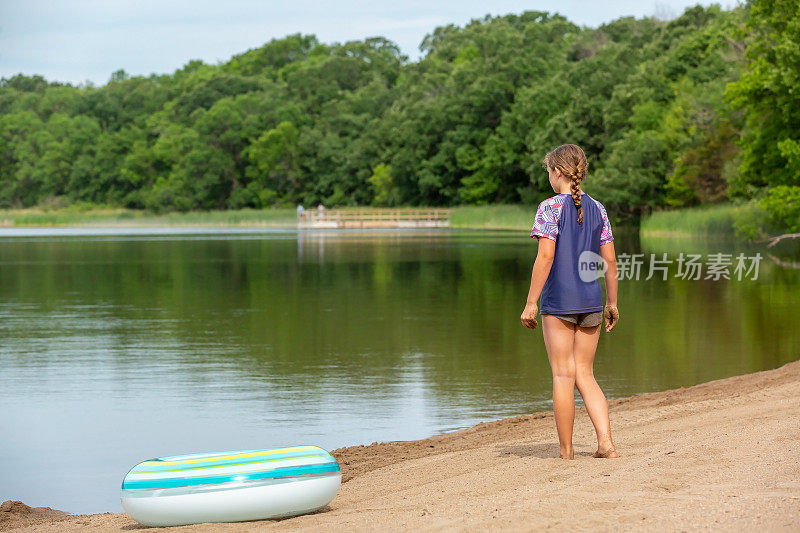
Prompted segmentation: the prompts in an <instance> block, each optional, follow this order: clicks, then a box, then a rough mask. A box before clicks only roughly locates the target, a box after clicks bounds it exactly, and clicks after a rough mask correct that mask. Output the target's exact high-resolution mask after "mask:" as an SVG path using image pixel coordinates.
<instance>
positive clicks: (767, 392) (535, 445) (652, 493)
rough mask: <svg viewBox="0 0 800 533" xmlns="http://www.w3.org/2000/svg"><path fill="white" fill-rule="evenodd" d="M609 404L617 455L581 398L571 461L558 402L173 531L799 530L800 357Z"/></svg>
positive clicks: (359, 449) (366, 456)
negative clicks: (311, 503) (333, 487)
mask: <svg viewBox="0 0 800 533" xmlns="http://www.w3.org/2000/svg"><path fill="white" fill-rule="evenodd" d="M576 394H577V393H576ZM609 404H610V411H611V423H612V430H613V432H614V440H615V443H616V445H617V450H618V451H619V453H620V456H621V457H620V458H619V459H613V460H608V459H595V458H592V457H591V454H592V452H594V450H595V445H596V442H595V439H594V431H593V428H592V426H591V422H590V420H589V417H588V416H587V414H586V412H585V410H583V409H579V410H578V412H577V413H576V420H575V452H576V453H575V456H576V457H575V460H573V461H565V460H562V459H560V458H558V443H557V440H556V434H555V427H554V426H555V423H554V420H553V415H552V413H550V412H541V413H534V414H532V415H526V416H519V417H513V418H506V419H503V420H498V421H495V422H488V423H483V424H479V425H477V426H475V427H472V428H469V429H465V430H461V431H458V432H454V433H448V434H445V435H438V436H434V437H431V438H428V439H424V440H419V441H408V442H400V443H375V444H372V445H369V446H354V447H348V448H342V449H339V450H335V451H334V452H333V454H334V455H335V456H336V458H337V459H338V460H339V462H340V464H341V467H342V474H343V480H344V483H343V484H342V487H341V490H340V491H339V494H338V495H337V497H336V498H335V499H334V500H333V502H332V503H331V504H330V506H328V507H327V508H325V509H323V510H322V511H320V512H317V513H314V514H311V515H305V516H299V517H294V518H287V519H282V520H267V521H260V522H248V523H239V524H204V525H195V526H185V527H178V528H169V530H170V531H173V530H175V531H197V532H203V531H230V532H238V531H252V530H276V531H288V530H291V531H306V530H309V531H310V530H325V531H375V530H378V531H387V530H396V531H399V530H486V529H492V530H542V529H557V530H567V529H569V530H575V529H577V530H611V531H615V530H633V529H636V530H645V531H692V530H707V529H713V530H727V531H798V530H800V361H796V362H793V363H789V364H787V365H784V366H783V367H781V368H778V369H775V370H768V371H765V372H758V373H755V374H748V375H744V376H736V377H732V378H727V379H722V380H717V381H712V382H709V383H703V384H700V385H696V386H693V387H688V388H681V389H674V390H668V391H663V392H656V393H649V394H642V395H637V396H632V397H629V398H621V399H616V400H611V401H610V402H609ZM140 528H142V526H139V525H138V524H136V523H135V522H134V521H132V520H131V519H130V518H128V517H127V516H126V515H125V514H121V513H104V514H94V515H62V514H59V513H58V512H56V511H53V510H51V509H48V508H37V509H31V508H29V507H27V506H25V505H24V504H19V503H17V504H12V503H11V502H6V503H5V504H3V506H2V507H1V508H0V530H12V529H13V530H19V531H39V532H45V533H47V532H56V531H59V532H61V531H129V530H135V529H140Z"/></svg>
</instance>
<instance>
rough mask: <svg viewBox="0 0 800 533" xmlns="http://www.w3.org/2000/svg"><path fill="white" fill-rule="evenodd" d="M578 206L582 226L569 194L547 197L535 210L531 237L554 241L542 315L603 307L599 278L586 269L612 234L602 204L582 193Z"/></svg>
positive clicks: (595, 309) (541, 308)
mask: <svg viewBox="0 0 800 533" xmlns="http://www.w3.org/2000/svg"><path fill="white" fill-rule="evenodd" d="M581 207H582V208H583V224H582V225H579V224H578V209H577V208H576V207H575V204H574V202H573V201H572V196H571V195H569V194H558V195H556V196H553V197H552V198H548V199H547V200H545V201H543V202H542V203H541V204H539V209H537V210H536V218H535V219H534V223H533V229H532V230H531V237H533V238H536V239H537V240H538V239H540V238H542V237H544V238H547V239H551V240H553V241H555V243H556V250H555V256H554V257H553V266H552V268H551V269H550V275H549V276H547V281H546V282H545V284H544V288H543V289H542V297H541V303H540V305H539V309H540V312H541V313H542V314H543V315H546V314H552V315H558V314H562V315H563V314H574V313H592V312H596V311H602V310H603V293H602V289H601V287H600V280H599V279H598V276H596V275H594V276H593V275H592V273H591V271H590V270H588V269H590V267H592V264H591V263H592V262H594V263H595V264H596V263H597V261H598V260H599V254H600V246H601V245H603V244H606V243H609V242H611V241H613V240H614V236H613V234H612V233H611V223H610V222H609V220H608V214H607V213H606V209H605V207H603V204H601V203H600V202H598V201H597V200H595V199H594V198H592V197H591V196H589V195H588V194H584V195H583V196H582V197H581ZM585 252H593V253H594V254H597V255H595V256H592V254H587V253H585ZM592 268H593V267H592ZM581 269H583V271H581Z"/></svg>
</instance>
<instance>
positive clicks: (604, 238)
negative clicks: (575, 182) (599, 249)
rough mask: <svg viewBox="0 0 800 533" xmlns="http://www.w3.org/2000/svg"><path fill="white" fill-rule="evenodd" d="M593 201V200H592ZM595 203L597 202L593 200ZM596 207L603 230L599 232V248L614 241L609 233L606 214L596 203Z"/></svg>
mask: <svg viewBox="0 0 800 533" xmlns="http://www.w3.org/2000/svg"><path fill="white" fill-rule="evenodd" d="M592 199H593V200H594V198H592ZM595 202H597V200H595ZM597 207H599V208H600V216H601V217H602V218H603V229H602V230H601V232H600V246H602V245H604V244H608V243H610V242H611V241H613V240H614V234H613V233H611V221H610V220H608V213H606V208H605V207H603V204H601V203H600V202H597Z"/></svg>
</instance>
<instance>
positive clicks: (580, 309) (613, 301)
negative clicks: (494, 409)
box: [520, 144, 619, 459]
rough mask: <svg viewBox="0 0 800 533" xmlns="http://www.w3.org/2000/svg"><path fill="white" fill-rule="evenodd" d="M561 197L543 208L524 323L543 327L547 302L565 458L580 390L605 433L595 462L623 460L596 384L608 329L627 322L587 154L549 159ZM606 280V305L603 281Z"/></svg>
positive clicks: (558, 153)
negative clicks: (591, 190)
mask: <svg viewBox="0 0 800 533" xmlns="http://www.w3.org/2000/svg"><path fill="white" fill-rule="evenodd" d="M543 164H544V167H545V169H546V170H547V172H548V174H549V178H550V185H551V186H552V187H553V191H555V193H556V195H555V196H553V197H551V198H548V199H547V200H545V201H543V202H542V203H541V204H539V208H538V210H537V211H536V218H535V220H534V224H533V229H532V231H531V237H533V238H535V239H537V241H538V242H539V249H538V252H537V254H536V261H535V262H534V265H533V273H532V274H531V286H530V290H529V292H528V301H527V303H526V304H525V309H524V310H523V311H522V315H521V316H520V319H521V320H522V324H523V325H524V326H525V327H528V328H530V329H534V328H536V326H537V325H538V324H537V321H536V314H537V312H538V311H539V308H538V307H537V302H538V301H539V297H540V296H541V314H542V332H543V335H544V344H545V348H546V349H547V358H548V359H549V361H550V368H551V369H552V372H553V412H554V414H555V419H556V430H557V432H558V440H559V443H560V445H561V457H562V458H564V459H572V458H573V455H574V453H573V447H572V430H573V423H574V420H575V386H577V387H578V391H579V392H580V393H581V397H582V398H583V402H584V404H585V405H586V410H587V412H588V413H589V417H590V418H591V420H592V424H593V425H594V429H595V431H596V433H597V451H596V452H595V454H594V457H603V458H613V457H617V456H618V455H617V452H616V451H615V449H614V443H613V442H612V440H611V422H610V419H609V416H608V403H607V402H606V397H605V395H604V394H603V391H602V390H601V389H600V386H599V385H598V384H597V381H595V378H594V369H593V366H594V355H595V351H596V349H597V341H598V339H599V337H600V325H601V323H602V321H603V317H605V319H606V332H610V331H611V330H613V329H614V328H615V327H616V325H617V322H618V321H619V311H618V310H617V261H616V255H615V253H614V242H613V241H614V236H613V235H612V233H611V224H610V223H609V220H608V215H607V214H606V210H605V207H603V204H601V203H600V202H598V201H597V200H595V199H594V198H592V197H591V196H589V195H588V194H586V193H584V192H583V191H582V190H581V183H582V182H583V180H584V179H585V178H586V168H587V161H586V155H585V154H584V152H583V150H581V148H580V147H579V146H576V145H574V144H564V145H561V146H559V147H558V148H556V149H555V150H553V151H552V152H550V153H548V154H547V155H546V156H545V158H544V161H543ZM600 275H604V276H605V285H606V305H605V308H604V307H603V294H602V288H601V286H600V281H599V276H600Z"/></svg>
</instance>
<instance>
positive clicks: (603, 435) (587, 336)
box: [573, 326, 617, 458]
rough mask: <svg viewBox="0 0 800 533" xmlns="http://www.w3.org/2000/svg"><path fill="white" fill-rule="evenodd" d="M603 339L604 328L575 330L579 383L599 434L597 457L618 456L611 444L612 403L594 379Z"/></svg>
mask: <svg viewBox="0 0 800 533" xmlns="http://www.w3.org/2000/svg"><path fill="white" fill-rule="evenodd" d="M599 338H600V326H595V327H593V328H582V327H579V326H578V327H576V328H575V345H574V347H573V353H574V354H575V384H576V385H577V386H578V391H580V393H581V397H582V398H583V403H584V404H585V405H586V411H588V412H589V418H591V419H592V424H593V425H594V430H595V432H597V452H595V454H594V456H595V457H609V458H610V457H617V452H616V451H614V443H613V442H612V441H611V421H610V420H609V418H608V403H607V402H606V397H605V395H604V394H603V391H602V390H601V389H600V385H598V384H597V381H596V380H595V379H594V354H595V351H596V350H597V340H598V339H599Z"/></svg>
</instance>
